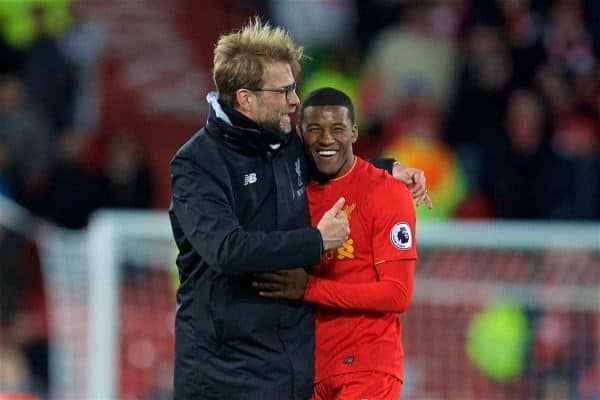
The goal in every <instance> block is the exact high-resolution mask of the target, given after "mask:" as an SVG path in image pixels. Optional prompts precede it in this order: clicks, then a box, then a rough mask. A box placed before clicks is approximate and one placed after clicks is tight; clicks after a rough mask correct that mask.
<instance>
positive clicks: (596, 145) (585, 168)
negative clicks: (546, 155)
mask: <svg viewBox="0 0 600 400" xmlns="http://www.w3.org/2000/svg"><path fill="white" fill-rule="evenodd" d="M598 129H599V127H598V125H597V123H596V122H595V121H594V120H593V119H592V118H590V117H588V116H584V115H575V116H572V117H570V118H569V119H568V120H566V121H565V122H564V123H563V124H561V125H560V126H559V127H558V129H557V130H556V131H555V132H554V133H553V135H552V155H553V158H552V162H551V163H550V164H549V165H548V166H547V167H546V168H545V170H544V172H543V173H542V174H540V179H541V180H542V181H543V182H544V184H545V185H546V186H547V194H546V199H545V200H546V201H545V202H544V203H543V204H544V205H545V207H543V212H544V215H543V216H544V217H547V218H552V219H582V220H586V219H600V201H598V199H600V133H599V131H598Z"/></svg>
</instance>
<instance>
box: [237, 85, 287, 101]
mask: <svg viewBox="0 0 600 400" xmlns="http://www.w3.org/2000/svg"><path fill="white" fill-rule="evenodd" d="M246 89H248V90H250V91H252V92H277V93H285V101H286V102H287V103H289V102H290V97H291V95H292V93H295V92H296V82H294V83H292V84H291V85H287V86H284V87H282V88H273V89H269V88H260V89H251V88H246Z"/></svg>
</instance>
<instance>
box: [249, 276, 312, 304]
mask: <svg viewBox="0 0 600 400" xmlns="http://www.w3.org/2000/svg"><path fill="white" fill-rule="evenodd" d="M254 277H255V278H256V279H257V280H256V281H254V282H252V286H254V287H255V288H256V289H258V290H259V292H258V294H259V295H260V296H262V297H269V298H272V299H287V300H301V299H302V297H303V296H304V288H306V280H307V277H308V275H307V274H306V271H305V270H304V268H292V269H282V270H279V271H275V272H264V273H261V274H254Z"/></svg>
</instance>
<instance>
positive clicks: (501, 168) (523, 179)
mask: <svg viewBox="0 0 600 400" xmlns="http://www.w3.org/2000/svg"><path fill="white" fill-rule="evenodd" d="M544 118H545V116H544V110H543V107H542V102H541V99H540V98H539V96H538V95H537V94H536V93H534V92H532V91H530V90H526V89H519V90H516V91H515V92H514V93H512V94H511V95H510V98H509V101H508V111H507V114H506V118H505V121H504V130H505V136H502V137H500V138H498V139H497V141H496V142H495V143H491V144H490V145H489V146H488V147H487V148H486V151H487V153H486V157H485V159H486V162H485V165H484V168H483V176H482V180H481V187H482V189H483V193H484V194H485V195H486V196H487V197H488V198H489V199H490V200H491V202H492V203H493V204H494V207H495V209H496V212H497V216H498V217H501V218H535V217H540V216H541V215H542V213H543V204H544V201H545V200H546V198H545V196H546V189H545V188H544V187H543V186H542V185H543V182H542V181H541V180H540V179H539V177H540V176H542V173H543V172H544V171H545V170H546V168H547V167H548V154H547V149H546V146H545V145H544V139H545V136H546V132H545V124H544Z"/></svg>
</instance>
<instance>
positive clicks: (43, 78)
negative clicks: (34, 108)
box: [24, 6, 77, 133]
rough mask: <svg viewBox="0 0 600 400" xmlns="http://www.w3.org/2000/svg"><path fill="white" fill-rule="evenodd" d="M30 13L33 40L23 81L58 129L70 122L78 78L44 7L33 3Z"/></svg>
mask: <svg viewBox="0 0 600 400" xmlns="http://www.w3.org/2000/svg"><path fill="white" fill-rule="evenodd" d="M32 16H33V21H34V26H35V31H36V40H35V42H34V43H33V44H32V45H31V47H30V48H29V49H28V50H27V52H26V54H25V70H24V73H25V75H24V76H25V82H26V85H27V89H28V92H29V95H30V98H31V100H32V101H33V102H35V103H36V104H37V105H38V106H39V107H40V108H41V109H42V110H43V111H44V112H45V113H46V117H47V118H48V120H49V121H50V123H51V124H52V127H53V129H54V133H58V132H61V131H62V130H63V129H65V128H67V127H69V126H71V123H72V120H73V106H74V101H75V93H76V92H77V82H76V78H75V74H74V70H73V66H72V65H71V63H70V62H69V61H68V60H67V59H66V58H65V56H64V55H63V54H62V52H61V51H60V50H59V48H58V45H57V43H56V40H55V39H54V38H53V37H52V36H51V34H50V32H49V31H48V30H47V28H46V24H45V23H44V8H43V7H41V6H35V7H34V8H33V9H32Z"/></svg>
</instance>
